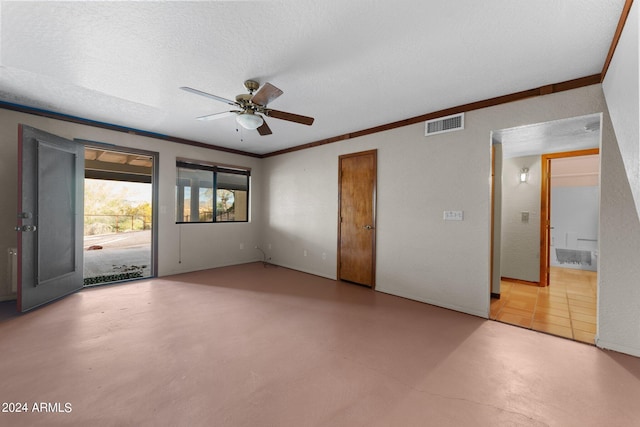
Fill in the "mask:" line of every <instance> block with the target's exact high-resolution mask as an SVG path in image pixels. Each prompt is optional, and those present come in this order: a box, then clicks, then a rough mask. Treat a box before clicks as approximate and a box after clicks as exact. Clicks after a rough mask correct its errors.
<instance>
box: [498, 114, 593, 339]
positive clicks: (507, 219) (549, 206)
mask: <svg viewBox="0 0 640 427" xmlns="http://www.w3.org/2000/svg"><path fill="white" fill-rule="evenodd" d="M600 120H601V115H600V114H593V115H589V116H583V117H577V118H573V119H563V120H560V121H556V122H549V123H540V124H536V125H530V126H525V127H522V128H513V129H505V130H501V131H497V132H494V133H493V134H492V142H493V144H494V147H495V155H494V161H493V162H494V171H493V174H494V176H495V179H494V180H493V183H492V187H494V188H493V189H492V200H493V202H492V206H493V207H492V211H493V214H492V217H493V218H494V219H493V222H492V226H493V250H492V260H491V265H492V284H491V297H492V298H491V307H490V314H489V317H490V318H491V319H494V320H498V321H501V322H504V323H509V324H513V325H517V326H521V327H525V328H530V329H533V330H538V331H542V332H547V333H551V334H554V335H559V336H563V337H566V338H571V339H574V340H578V341H583V342H587V343H591V344H593V343H594V337H595V332H596V324H597V316H596V296H597V284H598V281H597V271H596V270H597V268H596V266H597V258H598V242H597V235H598V232H597V226H598V208H599V200H598V195H599V185H598V184H599V156H598V154H597V153H598V151H597V150H598V147H599V146H600V139H601V132H600ZM510 144H513V145H512V146H509V145H510ZM525 147H526V148H527V150H529V151H527V150H523V148H525ZM532 150H533V151H532ZM583 156H584V157H583ZM594 156H595V157H594ZM577 158H579V159H580V160H579V161H576V159H577ZM585 160H586V163H590V166H589V167H588V168H587V169H588V170H584V168H583V169H580V166H578V167H577V166H576V165H578V164H582V165H583V166H584V163H585ZM594 165H595V169H594ZM576 167H577V168H576ZM536 198H537V200H535V199H536ZM587 202H589V203H590V205H589V206H586V203H587ZM554 206H555V207H554ZM558 215H560V216H559V217H558ZM585 216H586V217H587V218H586V219H585ZM587 222H589V223H591V228H589V229H585V228H584V227H582V226H583V225H584V224H585V223H587ZM556 227H557V229H556ZM581 227H582V228H581Z"/></svg>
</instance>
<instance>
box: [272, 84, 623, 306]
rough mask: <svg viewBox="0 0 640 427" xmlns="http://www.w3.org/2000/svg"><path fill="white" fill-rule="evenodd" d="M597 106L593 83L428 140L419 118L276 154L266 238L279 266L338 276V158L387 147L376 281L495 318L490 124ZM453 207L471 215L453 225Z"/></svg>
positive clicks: (600, 105)
mask: <svg viewBox="0 0 640 427" xmlns="http://www.w3.org/2000/svg"><path fill="white" fill-rule="evenodd" d="M598 112H606V105H605V103H604V97H603V94H602V89H601V86H599V85H594V86H589V87H586V88H581V89H577V90H572V91H568V92H561V93H557V94H551V95H547V96H543V97H537V98H531V99H527V100H523V101H519V102H514V103H510V104H505V105H500V106H496V107H491V108H486V109H482V110H478V111H472V112H469V113H467V115H466V117H465V129H464V130H462V131H458V132H454V133H448V134H441V135H435V136H430V137H425V136H424V124H422V123H419V124H415V125H411V126H406V127H403V128H398V129H393V130H390V131H386V132H382V133H377V134H372V135H367V136H363V137H360V138H355V139H350V140H346V141H342V142H339V143H334V144H329V145H323V146H319V147H315V148H312V149H308V150H303V151H299V152H293V153H289V154H284V155H280V156H276V157H271V158H267V159H265V160H264V175H265V177H268V178H267V181H266V182H265V188H264V206H265V209H267V210H268V211H269V213H268V216H267V215H265V220H266V222H265V227H266V230H265V234H264V238H265V240H264V243H265V244H271V245H272V248H273V249H272V251H271V253H270V255H271V256H272V257H273V261H274V262H275V263H278V264H281V265H286V266H288V267H291V268H296V269H300V270H305V271H313V272H315V273H316V274H320V275H323V276H327V277H331V278H335V277H336V262H335V260H336V245H337V198H338V194H337V179H338V156H339V155H341V154H346V153H351V152H357V151H363V150H369V149H378V211H377V270H376V281H377V284H376V288H377V289H378V290H380V291H383V292H388V293H391V294H395V295H399V296H403V297H407V298H412V299H416V300H419V301H425V302H429V303H432V304H435V305H439V306H442V307H447V308H452V309H455V310H459V311H463V312H466V313H470V314H475V315H478V316H484V317H487V316H488V313H489V292H490V288H489V259H490V256H489V250H490V206H489V205H490V191H489V189H490V186H489V177H490V166H491V160H490V156H491V139H490V138H491V131H492V130H498V129H504V128H510V127H515V126H521V125H525V124H531V123H539V122H545V121H550V120H557V119H561V118H569V117H575V116H580V115H585V114H591V113H598ZM604 138H608V139H609V140H612V139H614V135H613V133H612V130H611V128H610V127H609V128H607V129H605V130H604ZM279 206H283V207H286V212H287V213H286V214H285V215H286V217H282V216H280V214H276V210H277V209H280V208H279ZM444 210H463V211H464V218H465V219H464V221H462V222H453V221H451V222H444V221H443V219H442V213H443V211H444ZM305 246H309V247H310V248H311V249H313V251H314V253H313V254H312V253H311V252H310V253H309V256H308V257H306V258H305V257H303V256H302V250H303V247H305ZM322 253H326V254H327V259H326V260H323V259H322V257H321V255H322Z"/></svg>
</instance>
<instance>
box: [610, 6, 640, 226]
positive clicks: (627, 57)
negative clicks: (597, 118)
mask: <svg viewBox="0 0 640 427" xmlns="http://www.w3.org/2000/svg"><path fill="white" fill-rule="evenodd" d="M639 7H640V6H638V2H635V3H634V4H633V5H632V7H631V10H630V13H629V16H628V18H627V22H626V23H625V26H624V30H623V32H622V34H621V36H620V41H619V42H618V46H617V47H616V52H615V55H614V57H613V60H612V61H611V64H610V66H609V70H608V71H607V75H606V78H605V80H604V82H603V83H602V87H603V91H604V93H605V97H606V99H607V104H608V106H609V114H610V115H611V121H612V122H613V126H614V128H615V133H616V138H617V140H618V147H619V150H620V154H621V155H622V161H623V163H624V167H625V169H626V171H627V178H628V180H629V185H630V187H631V192H632V195H633V198H634V201H635V204H636V208H637V211H638V212H639V214H640V102H639V99H640V51H639V50H640V48H639V46H640V43H639V42H638V40H639V37H640V34H639V33H638V26H640V17H639V15H640V11H639V9H638V8H639Z"/></svg>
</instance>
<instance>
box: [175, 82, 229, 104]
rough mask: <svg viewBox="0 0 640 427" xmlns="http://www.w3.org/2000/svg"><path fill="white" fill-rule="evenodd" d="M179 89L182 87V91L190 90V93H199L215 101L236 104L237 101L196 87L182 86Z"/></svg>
mask: <svg viewBox="0 0 640 427" xmlns="http://www.w3.org/2000/svg"><path fill="white" fill-rule="evenodd" d="M180 89H182V90H184V91H187V92H190V93H194V94H196V95H200V96H204V97H207V98H211V99H215V100H216V101H220V102H224V103H225V104H229V105H238V103H237V102H236V101H232V100H230V99H227V98H223V97H221V96H217V95H212V94H210V93H207V92H203V91H201V90H198V89H193V88H190V87H186V86H182V87H181V88H180Z"/></svg>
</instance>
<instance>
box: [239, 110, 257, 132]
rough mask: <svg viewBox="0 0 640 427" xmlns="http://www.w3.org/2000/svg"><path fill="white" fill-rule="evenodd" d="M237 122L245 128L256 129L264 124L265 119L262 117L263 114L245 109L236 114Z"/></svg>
mask: <svg viewBox="0 0 640 427" xmlns="http://www.w3.org/2000/svg"><path fill="white" fill-rule="evenodd" d="M236 122H238V124H239V125H240V126H242V127H243V128H245V129H249V130H255V129H258V128H259V127H260V126H262V124H263V123H264V120H263V119H262V116H259V115H257V114H254V113H253V111H251V112H248V111H245V112H244V113H241V114H238V115H237V116H236Z"/></svg>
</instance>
